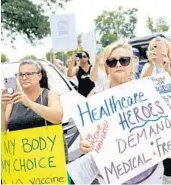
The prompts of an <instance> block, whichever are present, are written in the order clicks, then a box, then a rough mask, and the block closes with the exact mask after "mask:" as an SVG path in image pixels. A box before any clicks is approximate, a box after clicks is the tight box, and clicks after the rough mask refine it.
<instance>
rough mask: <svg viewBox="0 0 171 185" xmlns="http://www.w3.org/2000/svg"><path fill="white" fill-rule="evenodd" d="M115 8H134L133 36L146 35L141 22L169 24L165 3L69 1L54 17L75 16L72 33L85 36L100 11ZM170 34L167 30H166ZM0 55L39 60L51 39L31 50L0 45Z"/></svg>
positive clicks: (20, 43) (21, 43) (170, 14)
mask: <svg viewBox="0 0 171 185" xmlns="http://www.w3.org/2000/svg"><path fill="white" fill-rule="evenodd" d="M118 6H124V7H126V8H134V7H135V8H138V11H139V13H138V24H137V27H136V35H137V36H145V35H148V31H147V29H146V28H145V21H146V19H147V17H148V16H151V17H158V16H162V17H164V18H166V19H167V20H168V22H169V23H170V24H171V11H170V4H169V0H143V1H139V0H119V1H118V0H117V1H116V0H72V1H71V2H69V3H67V4H66V6H65V10H60V11H58V12H56V14H58V13H60V14H61V13H75V19H76V31H77V34H79V33H86V32H88V31H90V30H92V29H94V27H95V26H94V19H95V18H96V17H97V16H98V15H100V14H101V13H102V11H103V10H114V9H115V8H117V7H118ZM170 32H171V29H170ZM1 46H2V52H4V53H5V54H7V55H8V57H9V59H10V60H11V61H16V60H18V59H21V58H22V57H23V56H25V55H30V54H33V55H35V56H37V57H39V58H43V57H45V54H46V52H48V51H49V50H50V49H51V47H52V42H51V38H50V37H49V38H44V39H43V40H42V41H41V44H39V45H37V46H36V47H33V46H32V45H30V44H28V43H26V42H25V40H24V39H22V38H21V37H19V38H17V40H16V42H15V47H16V49H12V48H11V45H10V44H9V42H7V41H6V42H3V43H2V45H1Z"/></svg>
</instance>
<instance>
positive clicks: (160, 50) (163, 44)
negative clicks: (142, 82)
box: [141, 37, 171, 77]
mask: <svg viewBox="0 0 171 185" xmlns="http://www.w3.org/2000/svg"><path fill="white" fill-rule="evenodd" d="M147 55H148V59H149V62H148V63H147V64H145V65H144V67H143V69H142V72H141V77H147V76H152V75H157V74H160V73H164V72H168V73H169V75H170V76H171V42H169V41H168V40H166V39H164V38H161V37H157V38H154V39H152V40H151V41H150V43H149V46H148V51H147Z"/></svg>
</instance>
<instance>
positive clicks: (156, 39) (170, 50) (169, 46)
mask: <svg viewBox="0 0 171 185" xmlns="http://www.w3.org/2000/svg"><path fill="white" fill-rule="evenodd" d="M158 41H163V42H164V43H165V44H166V46H167V48H168V57H169V59H170V60H171V42H170V41H168V40H167V39H165V38H163V37H156V38H154V39H152V40H151V41H150V43H149V46H148V51H147V56H148V59H149V60H150V59H151V57H150V52H151V50H152V48H153V45H154V43H155V42H158Z"/></svg>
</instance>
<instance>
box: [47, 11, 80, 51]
mask: <svg viewBox="0 0 171 185" xmlns="http://www.w3.org/2000/svg"><path fill="white" fill-rule="evenodd" d="M50 28H51V37H52V47H53V50H54V51H56V52H62V51H68V50H76V49H77V47H78V43H77V34H76V26H75V16H74V14H65V15H52V16H51V17H50Z"/></svg>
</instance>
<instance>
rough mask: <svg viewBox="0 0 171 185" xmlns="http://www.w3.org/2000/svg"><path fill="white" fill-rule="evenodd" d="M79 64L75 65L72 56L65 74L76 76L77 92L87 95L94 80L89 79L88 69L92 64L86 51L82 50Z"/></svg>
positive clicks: (74, 58) (92, 86) (74, 59)
mask: <svg viewBox="0 0 171 185" xmlns="http://www.w3.org/2000/svg"><path fill="white" fill-rule="evenodd" d="M79 58H80V66H75V61H76V57H75V56H74V57H73V59H72V62H71V64H70V65H69V68H68V72H67V75H68V77H73V76H77V79H78V92H79V93H80V94H82V95H83V96H85V97H87V95H88V94H89V93H90V91H91V90H92V89H93V88H94V82H92V81H91V80H90V71H91V68H92V65H91V64H90V61H89V59H90V56H89V54H88V53H87V52H86V51H83V52H82V53H81V54H80V56H79Z"/></svg>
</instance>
